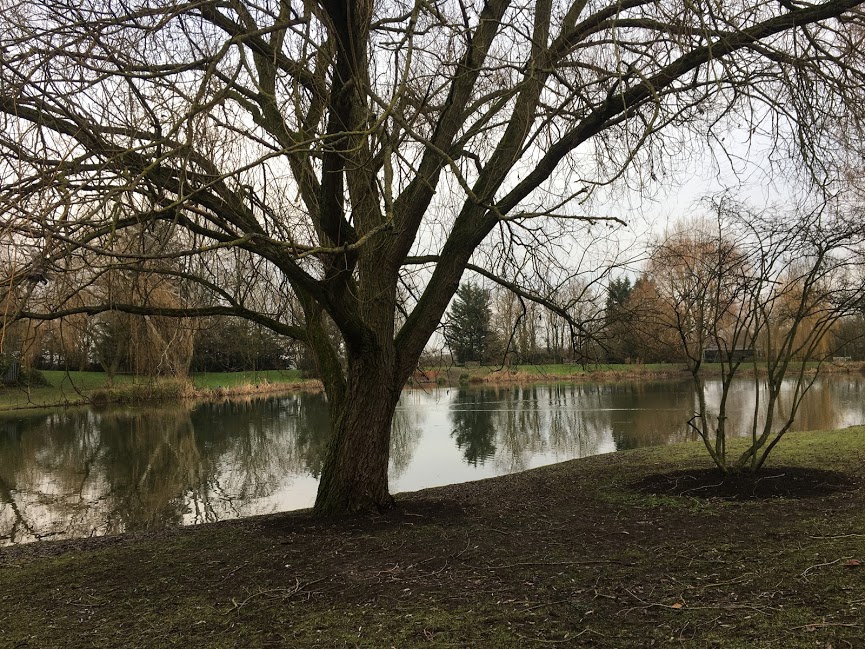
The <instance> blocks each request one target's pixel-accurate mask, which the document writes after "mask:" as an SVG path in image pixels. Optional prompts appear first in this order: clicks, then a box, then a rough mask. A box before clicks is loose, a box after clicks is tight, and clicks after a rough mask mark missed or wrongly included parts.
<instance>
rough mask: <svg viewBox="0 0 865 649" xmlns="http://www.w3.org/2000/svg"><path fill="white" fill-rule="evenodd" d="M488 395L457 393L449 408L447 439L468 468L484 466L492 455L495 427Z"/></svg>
mask: <svg viewBox="0 0 865 649" xmlns="http://www.w3.org/2000/svg"><path fill="white" fill-rule="evenodd" d="M490 394H491V391H488V390H484V391H480V390H469V389H466V388H461V389H459V390H458V391H457V393H456V395H455V397H454V400H453V403H452V404H451V409H450V417H451V425H452V426H453V431H452V432H451V437H453V438H454V440H455V441H456V444H457V447H458V448H459V449H460V450H461V451H462V452H463V457H465V459H466V462H468V463H469V464H471V465H472V466H477V465H478V463H479V462H480V464H484V462H486V461H487V460H488V459H489V458H491V457H493V455H494V454H495V452H496V442H495V439H496V426H495V423H494V422H493V411H492V408H493V407H495V405H494V403H495V402H494V400H493V399H491V398H490Z"/></svg>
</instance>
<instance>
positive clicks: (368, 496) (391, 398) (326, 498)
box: [315, 352, 400, 514]
mask: <svg viewBox="0 0 865 649" xmlns="http://www.w3.org/2000/svg"><path fill="white" fill-rule="evenodd" d="M394 375H395V363H394V357H393V355H383V354H376V353H370V352H367V353H365V354H363V355H362V356H361V357H360V358H356V359H352V360H350V370H349V381H348V386H347V391H346V395H345V401H344V402H343V405H342V408H340V409H339V410H340V412H339V413H334V414H335V417H334V416H333V415H332V416H331V421H332V422H333V424H334V425H333V433H332V435H333V437H332V438H331V441H330V446H329V448H328V452H327V457H326V458H325V463H324V466H323V468H322V472H321V481H320V482H319V486H318V495H317V497H316V501H315V513H316V514H334V513H345V512H357V511H371V510H379V511H381V510H384V509H388V508H390V507H392V506H393V497H392V496H391V495H390V491H389V488H388V465H389V461H390V437H391V422H392V421H393V414H394V410H395V408H396V403H397V401H398V399H399V393H400V390H399V389H398V388H397V387H396V385H395V381H394Z"/></svg>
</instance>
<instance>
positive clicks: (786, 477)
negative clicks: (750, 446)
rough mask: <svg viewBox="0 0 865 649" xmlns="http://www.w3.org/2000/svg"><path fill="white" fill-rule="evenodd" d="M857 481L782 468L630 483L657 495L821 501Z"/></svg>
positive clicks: (700, 472)
mask: <svg viewBox="0 0 865 649" xmlns="http://www.w3.org/2000/svg"><path fill="white" fill-rule="evenodd" d="M858 486H859V485H858V481H856V480H854V479H853V478H852V477H850V476H849V475H847V474H844V473H841V472H839V471H829V470H826V469H815V468H808V467H795V466H782V467H774V468H772V469H765V470H763V471H759V472H758V473H756V474H754V473H735V474H727V475H724V474H723V473H721V472H720V471H719V470H718V469H694V470H686V471H674V472H671V473H658V474H655V475H650V476H646V477H645V478H643V479H641V480H638V481H637V482H634V483H632V484H631V487H632V488H633V489H635V490H636V491H639V492H642V493H647V494H654V495H657V496H692V497H695V498H722V499H725V500H758V499H762V498H792V499H800V498H819V497H823V496H828V495H830V494H834V493H838V492H843V491H850V490H852V489H855V488H857V487H858Z"/></svg>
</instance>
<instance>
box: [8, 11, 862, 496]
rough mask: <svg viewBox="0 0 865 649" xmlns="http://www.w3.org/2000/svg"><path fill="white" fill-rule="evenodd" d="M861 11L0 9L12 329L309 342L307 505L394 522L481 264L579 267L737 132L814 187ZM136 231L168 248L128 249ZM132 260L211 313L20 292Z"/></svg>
mask: <svg viewBox="0 0 865 649" xmlns="http://www.w3.org/2000/svg"><path fill="white" fill-rule="evenodd" d="M858 5H859V2H858V1H857V0H827V1H825V2H805V1H802V0H777V1H776V0H732V1H730V2H702V1H697V2H691V1H687V2H686V1H684V0H673V1H671V2H657V0H615V1H610V0H574V1H565V0H537V1H535V0H532V1H527V0H520V1H511V0H417V1H410V0H407V1H400V0H379V1H378V2H372V1H371V0H359V1H354V0H320V1H319V2H314V1H312V0H304V1H297V0H219V1H216V0H214V1H210V0H190V1H188V2H185V1H181V0H100V1H99V2H94V1H93V0H86V1H84V2H81V1H80V0H22V1H21V2H18V3H16V4H15V5H14V6H6V7H5V9H4V11H3V13H2V16H0V116H2V117H0V122H2V135H0V138H2V139H0V182H2V189H0V213H2V226H0V227H2V229H3V233H4V237H5V242H6V244H7V245H8V246H10V247H11V248H14V251H13V252H12V253H10V257H12V258H14V259H15V260H16V262H15V263H14V264H11V265H10V266H9V272H8V273H7V275H6V276H5V277H4V278H3V285H4V287H5V288H4V291H5V298H6V305H5V312H6V313H7V314H8V317H10V318H11V317H27V318H31V319H38V318H56V317H60V316H63V315H70V314H72V313H91V314H93V313H98V312H102V311H104V310H109V309H115V310H120V311H126V312H130V313H151V314H154V315H161V316H195V315H233V316H241V317H245V318H249V319H251V320H253V321H255V322H258V323H260V324H262V325H265V326H268V327H270V328H272V329H273V330H274V331H277V332H279V333H281V334H284V335H286V336H292V337H294V338H297V339H298V340H301V341H303V342H305V343H306V344H307V345H309V346H310V348H311V349H312V350H313V352H314V356H315V358H316V361H317V363H318V366H319V369H320V372H321V375H322V376H323V380H324V384H325V388H326V391H327V396H328V400H329V403H330V409H331V417H332V420H333V440H332V443H331V446H330V450H329V454H328V457H327V460H326V462H325V466H324V468H323V472H322V479H321V486H320V490H319V494H318V499H317V502H316V509H317V511H319V512H332V511H345V510H359V509H366V508H381V507H387V506H389V505H390V504H391V502H392V499H391V496H390V494H389V490H388V480H387V469H388V440H389V437H390V430H391V422H392V418H393V413H394V408H395V405H396V402H397V399H398V397H399V394H400V390H401V388H402V386H403V385H404V383H405V381H406V379H407V378H408V377H409V376H410V374H411V372H412V370H413V369H414V368H415V365H416V362H417V359H418V357H419V355H420V354H421V352H422V351H423V349H424V346H425V344H426V343H427V341H428V340H429V338H430V336H431V335H432V334H433V332H434V331H435V329H436V327H437V326H438V325H439V322H440V320H441V317H442V315H443V313H444V312H445V310H446V308H447V306H448V303H449V301H450V299H451V297H452V296H453V294H454V292H455V291H456V289H457V287H458V285H459V282H460V279H461V277H462V275H463V273H464V272H465V271H466V269H474V270H477V271H481V272H483V273H485V274H486V275H487V276H488V277H497V276H498V275H499V272H500V271H502V270H504V269H507V268H508V267H509V265H508V264H509V263H510V264H511V266H510V267H519V268H530V267H531V266H532V265H531V264H526V263H525V260H526V259H527V258H528V257H530V256H534V257H535V258H539V259H540V261H541V262H542V263H539V264H538V266H539V267H549V265H550V264H555V263H562V264H564V263H566V261H567V259H568V257H569V253H570V243H569V241H573V239H569V237H572V236H577V235H578V233H579V232H580V228H582V227H586V226H587V225H591V224H593V223H595V224H596V221H597V220H598V219H603V218H610V217H613V216H615V215H610V214H605V213H604V212H603V211H602V210H600V208H598V207H592V206H593V203H592V202H591V201H590V200H589V199H590V198H591V197H592V196H593V194H595V193H596V190H597V189H598V188H606V187H607V186H610V185H615V184H616V183H620V184H621V183H624V185H625V186H629V187H632V188H635V187H642V186H644V185H646V184H650V183H652V182H654V181H655V180H656V179H657V178H660V177H662V176H663V175H664V174H665V173H666V172H667V170H668V169H670V168H671V167H670V165H671V163H673V166H675V161H677V160H678V161H681V160H686V159H687V156H688V155H692V154H693V155H696V153H695V152H700V151H703V152H705V151H708V150H710V149H712V150H715V151H717V150H718V149H717V147H718V146H723V142H725V141H726V142H729V141H730V140H729V138H728V139H727V140H725V139H724V137H725V134H726V133H728V132H730V131H731V130H734V129H738V132H739V133H746V132H747V133H751V134H759V138H760V140H761V141H763V142H771V143H773V146H774V148H773V152H774V153H777V155H776V156H772V157H771V160H772V161H776V162H777V161H782V160H788V159H792V158H790V156H789V154H793V153H797V154H798V158H797V159H798V160H799V168H801V169H806V170H807V171H808V173H809V175H810V176H811V177H813V178H814V179H816V180H817V181H819V182H825V181H826V180H827V178H828V177H829V175H830V174H831V172H832V169H833V168H834V161H833V159H832V157H831V155H830V153H831V150H832V137H833V134H835V133H837V132H838V131H839V130H843V131H844V132H845V133H846V134H847V135H848V136H852V135H853V134H854V131H852V130H851V129H853V128H855V117H856V113H855V110H856V109H858V108H859V107H860V106H862V105H863V102H862V96H861V90H862V87H863V86H862V82H863V66H862V61H861V54H860V52H861V51H862V48H861V46H860V45H861V43H860V41H861V35H862V33H863V30H862V23H863V15H862V14H861V12H860V9H859V6H858ZM732 153H741V152H740V151H734V152H732ZM598 195H600V194H598ZM595 227H598V226H597V224H596V225H595ZM126 229H130V230H134V231H136V232H147V233H148V236H151V237H161V238H162V241H163V242H164V245H163V247H162V248H159V247H154V246H148V247H147V250H148V253H147V254H146V255H143V254H140V253H139V254H131V253H123V252H121V250H123V248H122V247H120V248H118V246H116V245H114V243H115V241H116V240H117V238H118V237H119V236H120V235H121V233H122V232H123V231H124V230H126ZM485 252H486V253H491V254H484V253H485ZM168 258H171V259H172V260H173V261H172V263H164V264H163V263H158V262H160V260H166V259H168ZM231 260H234V264H235V266H242V267H243V269H244V270H245V271H247V274H246V280H245V282H246V283H249V282H253V283H255V284H257V285H258V286H259V287H261V286H266V287H268V290H270V292H271V293H270V295H271V298H272V299H271V300H269V301H265V302H262V301H260V300H258V301H249V300H248V299H247V297H246V291H245V290H244V282H235V281H227V280H226V278H227V277H228V278H230V277H232V276H233V275H231V273H229V274H227V275H226V274H225V273H224V271H225V269H226V268H229V267H230V266H231V265H232V262H231ZM139 266H143V267H147V268H153V267H159V268H164V269H165V270H164V273H165V274H166V275H169V276H171V277H172V278H173V280H175V281H178V282H183V283H185V285H187V286H189V287H197V288H195V290H194V291H193V289H192V288H190V289H189V292H190V294H192V293H193V292H194V293H195V296H196V299H195V300H192V299H190V300H189V301H188V302H184V303H183V304H180V305H179V306H177V307H171V308H169V307H165V306H163V307H157V306H155V305H153V304H149V305H141V304H135V303H126V302H123V301H122V300H120V299H118V297H117V296H115V295H107V296H105V297H104V299H101V300H100V301H98V302H93V303H89V304H85V305H80V304H72V303H65V302H63V301H62V300H61V301H59V302H58V303H56V304H55V305H53V307H51V308H49V309H41V310H33V309H28V307H27V303H26V301H24V298H25V297H26V296H27V295H29V294H31V293H33V292H34V291H39V290H40V286H42V280H47V281H48V282H49V283H50V282H51V281H52V276H56V274H57V273H59V272H62V271H63V269H65V268H70V267H74V268H77V269H79V271H82V270H86V272H87V273H89V275H87V279H86V280H83V281H86V282H90V283H95V282H97V281H98V280H99V278H100V277H101V276H102V275H105V274H106V273H110V272H112V270H113V269H115V268H121V269H125V270H127V271H132V270H135V269H136V267H139ZM229 270H230V268H229ZM501 279H502V280H503V281H505V282H507V285H508V286H510V287H511V288H514V289H516V290H518V291H521V292H522V293H523V298H528V299H532V298H537V299H540V300H542V301H548V302H549V300H548V298H549V295H544V294H542V292H541V294H538V291H528V290H523V289H521V288H520V285H519V283H518V282H515V281H514V280H515V279H516V278H514V277H501ZM257 293H258V294H260V291H258V292H257ZM398 296H401V298H398ZM547 306H548V307H549V306H550V305H549V304H547ZM560 315H562V316H563V317H564V316H565V315H567V311H565V310H563V311H562V312H561V313H560ZM328 321H332V322H333V323H335V325H336V327H338V329H339V332H340V334H341V338H342V343H341V345H343V346H344V353H345V356H346V358H347V367H346V368H345V369H344V367H343V365H342V363H341V361H340V355H339V350H338V349H337V347H336V346H335V345H334V344H333V342H332V339H331V338H330V337H329V336H328V335H327V331H328V327H329V326H330V325H329V324H328ZM397 323H399V326H397Z"/></svg>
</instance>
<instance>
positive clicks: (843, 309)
mask: <svg viewBox="0 0 865 649" xmlns="http://www.w3.org/2000/svg"><path fill="white" fill-rule="evenodd" d="M715 207H716V210H717V217H718V218H717V220H716V222H715V224H714V228H712V227H711V225H712V224H711V223H710V222H708V221H702V222H699V223H697V224H694V226H693V227H691V228H684V227H680V228H679V229H678V230H677V231H675V232H674V233H673V234H671V235H670V236H669V237H668V238H667V239H665V240H664V241H662V242H660V243H659V244H658V245H656V246H655V248H654V250H653V251H652V254H651V257H650V259H651V261H650V264H649V269H648V270H647V272H648V273H649V274H651V275H652V276H653V277H654V279H655V284H656V286H658V294H659V296H660V299H659V303H660V306H661V308H660V309H658V312H659V314H661V315H660V316H659V317H658V318H657V319H656V321H657V322H658V323H659V324H660V325H661V327H662V328H665V329H667V330H668V331H673V332H675V334H676V337H677V338H678V341H679V349H680V350H681V352H682V353H683V355H684V357H685V359H686V362H687V365H688V369H689V371H690V374H691V376H692V378H693V381H694V387H695V391H696V404H695V414H694V416H693V417H692V418H691V420H690V421H689V422H688V425H689V427H690V428H691V429H692V430H693V431H694V432H696V433H697V434H698V435H699V437H700V438H701V439H702V440H703V442H704V443H705V445H706V449H707V451H708V452H709V455H710V456H711V458H712V460H713V461H714V462H715V464H716V465H717V466H718V468H719V469H721V470H722V471H724V472H725V473H734V472H738V471H743V470H748V471H757V470H759V469H760V467H762V466H763V463H764V462H765V461H766V458H767V457H768V456H769V453H770V452H771V451H772V449H773V448H774V447H775V445H776V444H777V443H778V442H779V441H780V440H781V438H782V437H783V436H784V434H785V433H786V432H787V431H788V430H789V429H790V427H791V426H792V425H793V422H794V421H795V419H796V415H797V412H798V409H799V405H800V404H801V402H802V399H803V398H804V396H805V393H806V392H807V391H808V389H809V388H810V387H811V386H812V385H813V383H814V381H815V379H816V377H817V375H818V370H819V369H820V366H821V364H822V363H823V362H825V361H827V360H829V359H831V357H832V355H833V353H834V351H833V349H832V346H831V343H832V340H833V336H831V335H830V334H831V333H832V331H833V329H834V328H835V327H836V326H837V325H838V324H839V323H840V322H842V321H843V320H844V319H845V318H847V317H848V316H850V315H851V314H854V313H855V312H856V310H857V308H858V305H859V304H861V300H862V298H863V295H865V257H863V255H865V247H863V245H865V230H863V229H862V225H861V215H860V214H859V212H858V211H855V212H853V213H845V214H838V213H837V212H833V211H831V210H828V209H826V208H825V206H824V208H823V209H815V210H811V211H808V212H806V213H799V214H783V213H782V214H774V215H766V214H759V213H755V212H752V211H749V210H747V209H745V208H744V207H743V206H741V205H739V204H736V203H733V202H732V201H729V200H723V201H720V202H718V203H716V205H715ZM708 361H711V362H713V363H715V366H716V367H718V368H720V374H721V385H720V392H719V393H718V394H717V395H715V397H714V398H712V399H710V398H709V397H708V389H707V386H706V384H705V381H704V375H703V372H702V369H703V364H704V363H705V362H708ZM745 369H747V370H750V371H749V374H750V376H751V379H752V380H753V394H754V395H755V398H754V401H753V409H752V412H751V413H750V414H749V415H748V416H747V417H746V418H745V420H744V421H743V423H742V424H741V426H742V427H741V428H739V429H737V428H736V427H735V426H731V425H730V422H731V421H732V420H733V419H734V418H733V417H731V416H730V414H731V413H730V412H729V402H728V401H729V397H730V395H731V390H732V388H733V382H734V380H736V379H741V378H742V377H743V374H745V372H744V371H743V370H745ZM782 393H783V395H784V396H785V399H784V401H785V403H782ZM745 435H749V436H750V444H749V445H748V447H747V449H746V450H745V451H744V452H742V453H740V454H738V455H730V454H728V450H727V440H728V438H729V437H730V436H739V437H742V436H745Z"/></svg>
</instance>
